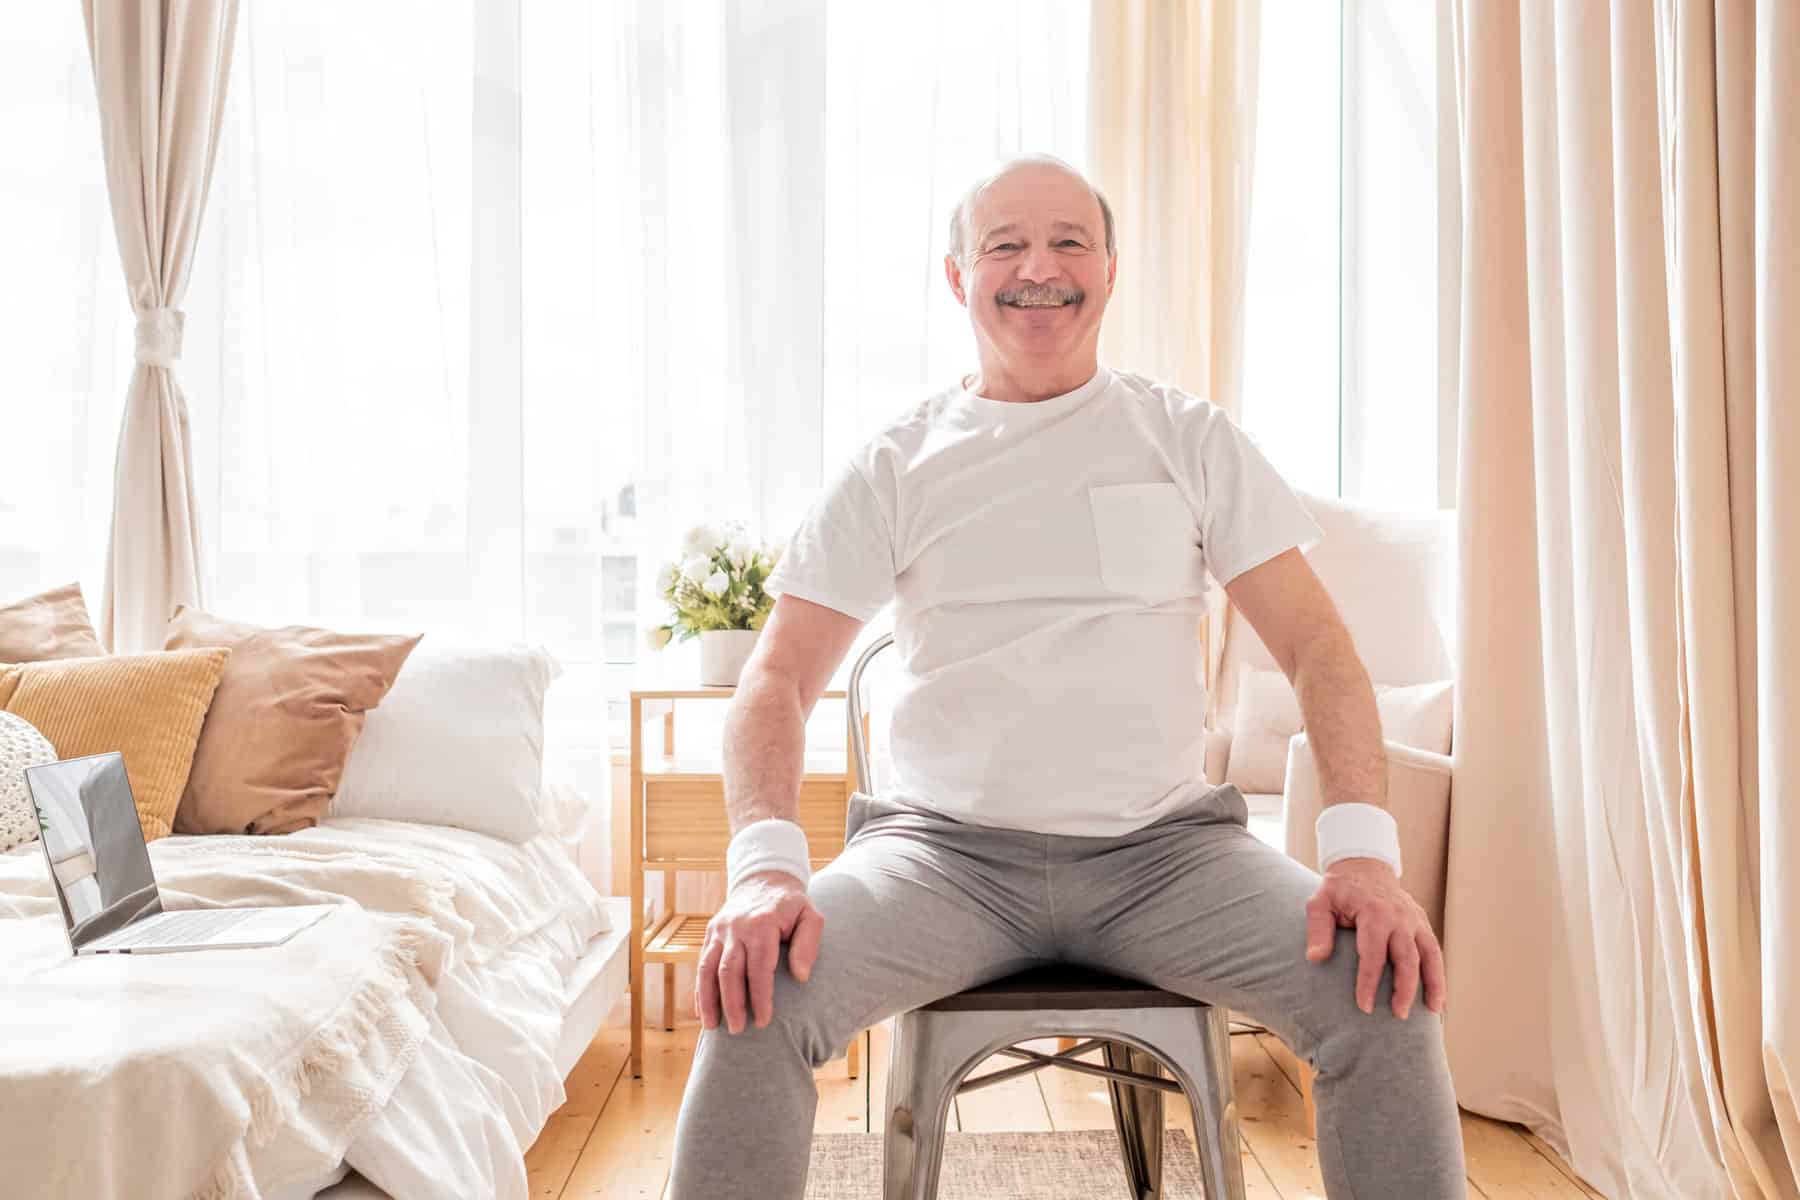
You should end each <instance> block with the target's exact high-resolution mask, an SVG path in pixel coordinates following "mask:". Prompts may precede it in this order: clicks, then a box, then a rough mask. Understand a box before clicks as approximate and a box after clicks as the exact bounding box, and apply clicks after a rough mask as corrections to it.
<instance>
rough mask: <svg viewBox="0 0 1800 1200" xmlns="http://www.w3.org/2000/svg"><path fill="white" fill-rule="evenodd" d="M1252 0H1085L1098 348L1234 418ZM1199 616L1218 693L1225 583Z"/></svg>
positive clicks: (1256, 15)
mask: <svg viewBox="0 0 1800 1200" xmlns="http://www.w3.org/2000/svg"><path fill="white" fill-rule="evenodd" d="M1260 11H1261V4H1260V2H1259V0H1093V8H1092V22H1091V32H1090V40H1089V69H1088V174H1089V177H1090V178H1092V180H1093V181H1094V183H1095V185H1096V186H1098V187H1099V188H1100V190H1101V191H1103V192H1104V193H1106V198H1107V201H1108V202H1109V203H1110V204H1111V205H1112V208H1113V214H1114V216H1115V217H1116V218H1117V221H1118V227H1119V276H1118V283H1117V285H1116V287H1115V288H1114V291H1113V296H1112V299H1111V301H1110V302H1109V304H1108V306H1107V314H1106V322H1105V325H1104V326H1103V328H1102V332H1101V340H1100V354H1101V358H1102V360H1103V361H1105V362H1108V363H1111V364H1113V365H1114V366H1118V367H1121V368H1123V369H1125V370H1130V371H1137V372H1139V373H1141V374H1144V375H1148V376H1150V377H1151V378H1154V379H1161V380H1164V381H1166V382H1168V383H1173V384H1175V385H1176V386H1178V387H1180V388H1183V389H1184V390H1186V391H1188V392H1191V393H1193V394H1194V395H1196V396H1203V397H1206V398H1207V399H1209V400H1211V401H1212V402H1213V403H1214V404H1217V405H1219V406H1220V407H1221V408H1223V409H1225V410H1226V411H1227V412H1229V413H1231V414H1232V415H1233V416H1234V417H1235V416H1237V415H1238V414H1239V412H1240V408H1239V399H1240V396H1239V392H1240V389H1241V384H1242V380H1243V357H1244V356H1243V344H1244V265H1245V258H1246V250H1247V247H1248V243H1249V238H1250V183H1251V167H1252V155H1251V151H1252V148H1253V146H1254V144H1255V135H1256V63H1257V49H1258V47H1257V37H1258V28H1259V23H1260ZM1210 597H1211V600H1212V605H1211V608H1210V609H1209V611H1208V613H1207V616H1206V619H1205V636H1206V637H1207V647H1208V651H1209V653H1208V656H1207V683H1208V687H1209V690H1210V691H1211V692H1212V693H1214V694H1216V693H1217V692H1218V688H1217V686H1216V684H1217V676H1218V667H1219V659H1220V655H1221V653H1222V652H1223V648H1224V639H1223V637H1221V636H1219V634H1218V632H1217V631H1219V630H1221V629H1222V628H1223V618H1224V610H1225V595H1224V591H1223V589H1220V588H1214V589H1213V590H1212V592H1211V593H1210Z"/></svg>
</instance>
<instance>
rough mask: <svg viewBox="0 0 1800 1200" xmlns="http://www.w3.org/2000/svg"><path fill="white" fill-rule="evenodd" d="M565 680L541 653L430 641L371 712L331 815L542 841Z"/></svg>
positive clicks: (346, 767) (529, 649) (529, 648)
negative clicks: (549, 716)
mask: <svg viewBox="0 0 1800 1200" xmlns="http://www.w3.org/2000/svg"><path fill="white" fill-rule="evenodd" d="M558 673H559V668H558V667H557V665H556V660H555V659H553V658H551V657H550V655H549V654H548V653H546V652H545V651H543V650H541V649H539V648H537V647H533V646H510V645H502V646H471V645H463V644H458V643H455V642H446V641H441V640H439V639H438V638H436V637H433V636H429V635H428V636H427V637H426V638H425V639H424V640H423V641H421V642H420V643H419V645H418V648H417V649H415V650H414V651H413V652H412V654H411V655H410V656H409V657H408V658H407V660H406V665H405V666H404V667H402V668H401V670H400V675H399V677H398V678H397V679H395V680H394V686H393V688H392V689H391V690H390V691H389V692H388V694H387V696H386V697H385V698H384V699H383V700H382V702H381V703H380V704H379V705H378V706H377V707H375V708H373V709H371V710H369V714H368V716H367V718H366V719H365V720H364V722H363V729H362V734H361V736H360V737H358V738H357V739H356V744H355V745H354V746H353V747H351V750H350V758H349V760H348V761H347V762H346V763H345V764H344V778H343V782H342V783H341V784H340V785H339V786H338V792H337V795H336V796H335V797H333V798H332V802H331V815H332V816H334V817H380V818H383V819H386V820H390V821H416V822H420V823H422V824H427V825H450V826H454V827H456V828H458V829H469V830H473V831H474V832H476V833H485V834H490V835H492V836H494V837H498V838H504V839H506V840H507V841H512V842H523V841H527V840H529V839H530V838H533V837H535V836H537V835H538V834H539V833H540V832H542V831H543V828H544V825H543V821H542V817H541V810H542V807H543V803H542V799H541V793H542V790H543V774H544V693H545V692H546V691H547V690H548V689H549V687H550V682H551V680H553V679H554V678H556V676H557V674H558Z"/></svg>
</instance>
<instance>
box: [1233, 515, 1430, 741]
mask: <svg viewBox="0 0 1800 1200" xmlns="http://www.w3.org/2000/svg"><path fill="white" fill-rule="evenodd" d="M1301 500H1302V502H1303V503H1305V505H1306V507H1307V509H1308V511H1310V512H1311V513H1312V516H1313V520H1315V521H1317V522H1318V524H1319V528H1320V530H1321V531H1322V532H1323V533H1324V537H1323V538H1322V539H1321V540H1320V542H1319V544H1318V545H1316V546H1314V547H1313V548H1312V549H1311V550H1310V551H1308V552H1307V555H1306V560H1307V562H1308V563H1310V564H1311V565H1312V568H1313V571H1314V572H1315V573H1316V574H1317V575H1318V576H1319V579H1320V581H1321V582H1322V583H1323V584H1324V585H1325V590H1326V591H1328V592H1330V593H1331V598H1332V600H1333V601H1334V602H1335V603H1336V604H1337V607H1338V612H1339V613H1340V614H1342V616H1343V618H1344V624H1345V625H1346V626H1347V627H1348V628H1349V630H1350V637H1351V639H1352V640H1353V641H1354V642H1355V643H1356V652H1357V654H1358V656H1359V657H1361V659H1362V661H1363V665H1364V666H1366V667H1367V668H1368V671H1369V677H1370V679H1371V680H1372V681H1373V682H1375V683H1385V684H1392V685H1395V686H1405V685H1408V684H1415V683H1434V682H1436V681H1438V680H1441V679H1453V678H1455V676H1456V669H1455V651H1456V513H1455V511H1454V510H1441V511H1413V512H1399V511H1387V510H1380V509H1372V508H1361V507H1358V506H1355V505H1351V504H1347V503H1345V502H1344V501H1342V500H1335V499H1327V498H1325V497H1323V496H1313V495H1306V494H1303V495H1302V496H1301ZM1245 666H1250V667H1256V668H1261V669H1264V670H1271V671H1272V670H1277V669H1279V668H1278V667H1277V666H1276V663H1275V658H1274V656H1273V655H1271V654H1270V653H1269V650H1268V647H1266V646H1264V645H1263V642H1262V639H1261V638H1260V637H1258V636H1257V634H1256V630H1255V629H1254V628H1252V627H1251V625H1250V622H1249V621H1247V620H1245V619H1244V617H1243V614H1241V613H1239V612H1237V611H1235V610H1229V611H1228V612H1227V614H1226V619H1225V645H1224V652H1223V656H1222V659H1221V662H1220V668H1219V680H1218V688H1217V694H1216V695H1214V696H1213V697H1212V700H1211V702H1210V704H1209V705H1208V707H1209V709H1210V710H1211V715H1210V718H1209V721H1208V723H1209V724H1210V725H1211V726H1212V727H1214V728H1217V729H1230V728H1231V724H1232V714H1233V713H1234V712H1235V711H1236V709H1237V690H1238V678H1239V675H1240V673H1241V672H1242V671H1243V669H1244V667H1245Z"/></svg>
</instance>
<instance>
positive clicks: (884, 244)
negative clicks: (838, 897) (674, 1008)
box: [183, 0, 1086, 874]
mask: <svg viewBox="0 0 1800 1200" xmlns="http://www.w3.org/2000/svg"><path fill="white" fill-rule="evenodd" d="M240 24H241V28H240V33H239V45H238V58H237V63H236V73H235V78H234V84H233V94H232V102H231V105H230V107H229V109H228V111H227V114H226V123H225V133H224V138H225V141H224V144H223V146H222V149H221V151H220V156H219V163H218V167H217V171H216V175H215V180H214V192H213V200H212V208H211V210H210V212H209V227H208V229H207V231H206V234H205V236H204V237H203V239H202V250H201V258H200V261H199V262H198V263H197V264H196V268H195V278H194V283H193V287H192V290H191V293H190V308H191V309H192V311H193V314H194V315H193V316H191V317H190V320H189V326H188V331H187V354H186V356H185V358H184V361H183V367H184V371H186V372H187V377H188V378H189V379H191V380H192V391H193V392H194V393H195V397H196V400H195V404H194V430H195V443H196V446H195V451H196V458H197V460H198V472H199V479H200V484H201V487H200V491H201V504H202V509H203V511H204V512H205V513H206V514H207V520H206V521H205V522H204V532H205V535H206V536H207V538H208V539H209V542H210V545H209V547H208V549H209V553H208V554H207V556H206V557H207V561H208V562H209V564H211V565H212V567H213V570H214V575H215V578H213V579H211V580H209V584H210V586H211V591H210V593H209V594H210V595H211V597H212V598H213V604H214V606H215V607H217V608H218V609H219V610H221V611H223V612H227V613H229V614H231V615H234V616H238V617H241V618H244V619H250V620H266V621H278V620H279V621H286V620H296V621H298V620H304V621H316V622H320V623H325V624H335V625H337V626H340V627H346V628H350V627H356V628H388V627H406V628H425V629H427V630H436V631H442V632H444V633H466V634H477V635H482V636H505V637H518V638H523V639H527V640H531V641H536V642H541V643H543V644H545V645H547V646H548V647H549V648H550V649H551V650H552V651H553V652H554V653H555V654H556V655H557V656H558V658H559V659H560V660H561V661H562V662H563V663H564V665H565V668H566V671H565V675H564V677H563V678H562V679H561V680H560V681H559V682H558V684H557V685H556V687H555V688H554V689H553V692H552V696H553V713H554V717H555V721H556V725H555V728H554V729H553V736H554V738H555V741H554V743H553V752H552V757H556V758H560V759H561V760H562V761H563V762H564V763H565V764H567V765H569V766H570V767H571V769H573V770H574V771H575V772H576V773H577V774H578V775H579V776H580V778H581V781H582V783H583V784H584V786H585V788H586V790H587V791H588V793H589V795H590V796H591V797H593V798H595V799H596V800H597V801H602V800H604V795H605V791H606V788H607V784H606V778H607V774H608V772H607V770H606V758H607V743H608V739H609V735H610V736H611V737H612V738H613V739H615V740H616V739H617V738H618V736H619V734H620V733H621V732H622V730H621V729H620V727H619V717H620V716H621V715H622V708H623V705H622V704H621V703H620V701H621V700H622V698H623V695H624V692H625V690H626V688H627V687H628V686H630V684H631V683H632V682H633V681H634V680H636V681H646V680H654V679H658V678H661V679H670V680H678V679H683V678H685V677H686V675H687V672H688V671H689V669H690V668H691V666H692V659H693V657H694V647H693V645H692V644H689V645H686V646H682V647H678V648H675V649H674V650H672V651H669V652H666V654H665V656H663V657H657V656H655V655H654V654H653V652H651V651H648V650H645V649H642V648H641V647H642V643H641V640H640V637H639V631H640V630H641V628H642V627H644V626H646V625H648V624H651V623H654V622H655V621H656V620H658V619H660V616H661V614H660V613H658V612H657V610H656V609H655V607H654V594H653V579H654V574H655V567H656V565H657V564H658V563H659V562H660V561H661V560H662V559H663V558H664V557H667V556H671V555H673V554H674V552H675V550H676V548H677V547H678V546H679V543H680V536H681V533H682V531H683V530H684V529H685V528H686V527H687V526H689V525H691V524H693V523H696V522H699V521H719V520H726V519H736V520H741V521H744V522H745V523H746V524H747V525H748V526H749V527H750V528H751V529H752V530H753V531H755V532H757V533H759V534H760V535H762V536H763V537H765V538H767V539H769V540H771V541H778V540H781V539H783V538H785V536H786V534H787V531H788V530H789V528H791V526H792V524H793V522H794V521H796V520H797V519H798V517H799V516H800V514H801V513H802V512H803V511H804V509H805V507H806V505H807V504H808V503H809V501H810V500H811V499H812V496H813V494H814V491H815V489H816V488H817V486H818V484H819V482H820V480H821V479H822V478H823V473H824V472H825V471H826V470H828V469H829V468H830V467H831V466H832V465H834V464H835V462H836V461H837V460H838V459H839V458H840V457H841V456H842V455H843V454H845V453H847V452H848V451H849V450H850V449H851V448H852V447H853V446H854V444H855V443H856V442H857V441H858V440H859V439H860V438H862V437H864V436H867V434H868V433H869V432H871V431H872V429H873V427H874V426H875V425H876V424H877V423H878V422H880V421H882V420H884V419H886V418H887V417H888V416H889V415H890V414H892V413H894V412H895V411H897V410H898V409H900V408H902V407H905V406H907V405H909V404H911V403H914V402H916V401H917V400H919V399H921V398H922V397H923V396H924V395H925V394H926V393H927V392H928V391H929V390H932V389H935V388H938V387H942V386H946V385H948V384H949V383H951V382H953V381H954V380H955V378H956V377H957V376H958V375H959V374H960V373H961V372H962V371H963V370H965V369H966V368H967V367H968V366H969V364H970V357H971V354H972V346H971V345H970V343H969V340H968V333H967V322H966V318H965V316H964V314H963V312H962V310H961V309H960V308H958V307H957V306H956V304H955V302H954V300H953V299H952V298H951V297H950V295H949V293H948V291H947V289H946V288H945V286H944V284H943V280H942V274H941V257H942V253H943V249H944V238H945V225H946V221H947V217H948V213H949V208H950V205H951V204H952V202H953V200H954V199H955V197H956V196H957V195H958V194H959V193H960V192H961V190H962V189H963V188H964V187H965V186H966V185H967V183H968V182H969V181H970V180H971V179H972V178H973V177H974V176H975V175H976V174H977V173H978V172H980V171H981V170H982V169H983V168H984V167H986V166H987V165H989V164H990V163H991V162H992V161H993V160H994V159H995V158H998V157H1001V156H1004V155H1007V154H1011V153H1015V152H1018V151H1022V150H1047V151H1050V152H1052V153H1057V154H1061V155H1063V156H1065V157H1068V158H1070V159H1071V160H1073V161H1076V162H1078V163H1079V162H1080V161H1081V160H1082V158H1083V145H1082V136H1083V133H1082V131H1083V128H1084V114H1085V62H1086V44H1085V37H1086V5H1085V4H1083V3H1079V2H1075V0H1034V2H1033V3H1028V4H1024V5H1020V6H1012V7H1008V8H1007V9H1006V10H1005V11H1004V12H1001V11H1000V10H998V9H994V10H988V9H985V8H982V9H977V10H975V11H974V12H973V13H969V12H963V11H960V10H959V9H958V8H957V7H956V6H955V5H953V4H951V3H949V2H948V0H944V2H942V3H937V4H928V5H923V6H920V7H918V8H916V9H915V10H914V11H913V13H912V14H911V16H910V17H909V19H908V20H906V21H904V22H895V21H892V20H891V19H889V17H887V16H882V15H880V14H876V13H875V12H874V11H873V10H870V9H866V8H864V7H862V6H854V5H845V6H838V5H831V6H828V5H827V4H825V3H824V2H823V0H767V2H763V3H733V4H726V3H723V2H722V0H719V2H713V3H701V4H683V5H666V4H661V3H652V2H649V0H644V2H641V3H617V4H611V5H592V4H588V3H585V2H577V0H552V2H546V3H532V4H528V5H526V4H516V3H512V2H510V0H459V2H457V3H452V4H448V5H446V4H441V3H437V2H436V0H432V2H430V3H425V2H424V0H380V2H379V3H366V2H363V0H354V2H353V0H327V2H323V3H319V4H310V5H307V6H304V7H299V6H271V5H262V6H246V8H245V10H244V11H243V12H242V14H241V16H240ZM515 179H516V180H517V182H516V184H515V183H512V182H511V181H512V180H515ZM509 214H510V215H509ZM634 660H636V661H634ZM646 660H648V661H646ZM714 707H716V706H714ZM722 711H723V710H722V708H719V710H718V711H717V712H710V711H707V710H705V709H701V710H698V711H696V712H695V714H694V724H693V725H692V726H691V728H690V731H689V732H687V733H684V734H683V742H684V744H685V743H687V742H688V740H689V738H690V737H692V738H693V739H695V740H696V741H697V742H698V743H700V744H702V745H704V743H705V742H706V741H707V740H709V739H710V738H711V737H712V732H711V730H712V728H716V724H715V723H716V719H717V717H718V716H720V715H722ZM609 716H610V721H609ZM683 719H684V722H686V721H687V718H686V717H684V718H683ZM839 719H841V714H840V711H839V710H837V709H834V708H828V706H821V710H820V713H819V714H818V717H817V718H816V720H815V723H814V725H815V729H814V735H815V737H817V738H818V740H819V741H820V742H821V743H822V744H835V739H836V738H837V737H840V736H841V733H840V731H839V729H838V726H837V723H836V722H837V721H838V720H839ZM609 726H610V728H609ZM604 825H605V822H604V820H603V819H601V820H598V821H596V822H595V828H596V830H599V829H603V828H604ZM590 856H591V858H592V865H594V866H595V867H596V868H597V872H598V873H602V874H603V873H604V864H605V862H607V861H608V859H607V857H606V854H605V851H604V847H603V846H596V848H595V849H594V850H592V851H591V852H590Z"/></svg>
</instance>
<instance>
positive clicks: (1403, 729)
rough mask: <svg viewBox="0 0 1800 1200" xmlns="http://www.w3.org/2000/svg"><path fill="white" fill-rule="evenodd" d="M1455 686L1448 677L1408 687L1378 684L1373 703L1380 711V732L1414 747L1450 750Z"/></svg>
mask: <svg viewBox="0 0 1800 1200" xmlns="http://www.w3.org/2000/svg"><path fill="white" fill-rule="evenodd" d="M1454 690H1455V689H1454V686H1453V685H1452V684H1451V682H1450V680H1448V679H1445V680H1441V681H1439V682H1437V683H1417V684H1413V685H1412V686H1411V687H1390V686H1388V685H1386V684H1377V685H1376V686H1375V707H1376V708H1377V709H1379V710H1380V711H1381V736H1382V737H1383V738H1385V739H1386V740H1388V741H1390V742H1399V743H1400V744H1401V745H1403V746H1411V747H1413V748H1414V749H1416V750H1429V751H1431V752H1432V753H1433V754H1448V753H1450V727H1451V725H1452V724H1453V721H1454V717H1455V695H1454Z"/></svg>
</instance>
